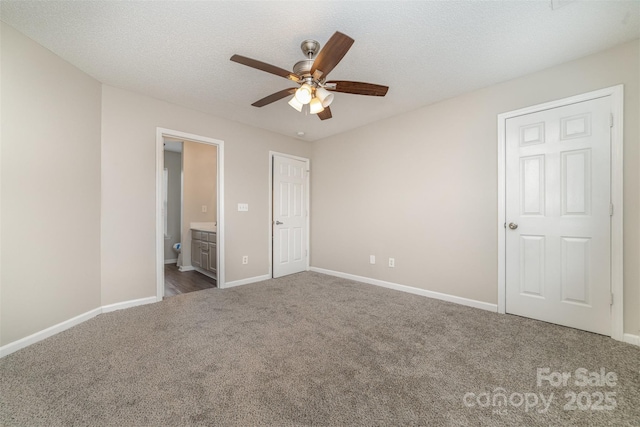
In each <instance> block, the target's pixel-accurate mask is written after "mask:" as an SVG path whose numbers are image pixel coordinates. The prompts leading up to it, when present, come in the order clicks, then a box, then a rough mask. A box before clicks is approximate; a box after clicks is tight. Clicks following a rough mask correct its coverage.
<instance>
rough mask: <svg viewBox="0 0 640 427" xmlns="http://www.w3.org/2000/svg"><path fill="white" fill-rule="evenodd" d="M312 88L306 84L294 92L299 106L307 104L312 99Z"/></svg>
mask: <svg viewBox="0 0 640 427" xmlns="http://www.w3.org/2000/svg"><path fill="white" fill-rule="evenodd" d="M312 90H313V89H312V88H311V86H310V85H308V84H307V83H305V84H303V85H302V86H300V87H299V88H298V90H296V94H295V97H296V99H297V100H298V102H300V103H301V104H308V103H309V102H311V98H312Z"/></svg>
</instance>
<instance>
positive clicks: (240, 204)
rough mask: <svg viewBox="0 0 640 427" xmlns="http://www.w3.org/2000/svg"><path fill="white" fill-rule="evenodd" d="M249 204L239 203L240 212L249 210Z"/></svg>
mask: <svg viewBox="0 0 640 427" xmlns="http://www.w3.org/2000/svg"><path fill="white" fill-rule="evenodd" d="M248 211H249V204H248V203H238V212H248Z"/></svg>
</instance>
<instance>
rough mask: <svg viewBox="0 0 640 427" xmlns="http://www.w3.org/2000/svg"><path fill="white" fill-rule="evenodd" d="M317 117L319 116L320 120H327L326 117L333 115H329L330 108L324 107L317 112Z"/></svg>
mask: <svg viewBox="0 0 640 427" xmlns="http://www.w3.org/2000/svg"><path fill="white" fill-rule="evenodd" d="M318 117H320V120H327V119H330V118H331V117H333V116H332V115H331V108H329V107H324V110H322V111H321V112H319V113H318Z"/></svg>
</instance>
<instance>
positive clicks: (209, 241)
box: [191, 229, 218, 279]
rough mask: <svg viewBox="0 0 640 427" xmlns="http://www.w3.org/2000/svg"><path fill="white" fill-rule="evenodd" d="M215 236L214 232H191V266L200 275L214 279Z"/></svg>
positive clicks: (215, 264)
mask: <svg viewBox="0 0 640 427" xmlns="http://www.w3.org/2000/svg"><path fill="white" fill-rule="evenodd" d="M216 238H217V235H216V233H215V232H211V231H202V230H195V229H192V230H191V265H192V266H193V267H194V268H195V269H196V270H197V271H199V272H200V273H202V274H205V275H207V276H209V277H213V278H214V279H215V278H216V271H217V266H218V264H217V259H218V258H217V246H216V243H217V240H216Z"/></svg>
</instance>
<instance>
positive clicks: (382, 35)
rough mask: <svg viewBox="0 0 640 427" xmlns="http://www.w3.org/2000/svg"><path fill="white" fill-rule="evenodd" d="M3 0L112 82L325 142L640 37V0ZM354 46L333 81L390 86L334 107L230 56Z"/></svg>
mask: <svg viewBox="0 0 640 427" xmlns="http://www.w3.org/2000/svg"><path fill="white" fill-rule="evenodd" d="M560 4H564V6H563V7H560V8H557V9H556V10H553V9H552V8H551V7H550V5H551V3H550V1H548V0H547V1H502V2H500V1H496V2H477V1H473V2H472V1H430V2H400V1H395V2H378V1H375V2H362V1H342V2H326V1H323V2H310V1H296V2H282V1H262V2H243V1H215V2H214V1H197V2H191V1H163V2H160V1H143V2H128V1H124V2H115V1H70V2H65V1H61V2H60V1H55V2H53V1H44V2H32V1H5V0H3V1H2V2H0V7H1V9H0V12H1V18H2V21H4V22H6V23H8V24H10V25H12V26H13V27H15V28H16V29H18V30H19V31H21V32H22V33H24V34H26V35H27V36H29V37H31V38H32V39H34V40H36V41H37V42H38V43H40V44H41V45H43V46H45V47H47V48H48V49H50V50H51V51H53V52H54V53H56V54H57V55H59V56H61V57H62V58H64V59H66V60H67V61H69V62H71V63H72V64H74V65H76V66H77V67H78V68H80V69H82V70H83V71H85V72H86V73H88V74H90V75H91V76H93V77H95V78H96V79H97V80H99V81H101V82H103V83H106V84H108V85H112V86H116V87H121V88H125V89H129V90H132V91H135V92H139V93H143V94H146V95H149V96H152V97H154V98H159V99H163V100H166V101H169V102H172V103H175V104H179V105H183V106H186V107H190V108H194V109H197V110H201V111H206V112H209V113H211V114H214V115H216V116H220V117H224V118H227V119H231V120H235V121H238V122H243V123H247V124H250V125H253V126H257V127H260V128H264V129H269V130H272V131H275V132H279V133H282V134H284V135H288V136H295V135H296V133H297V132H299V131H302V132H305V136H304V139H306V140H316V139H319V138H324V137H327V136H330V135H334V134H337V133H341V132H345V131H347V130H350V129H353V128H356V127H360V126H364V125H366V124H368V123H372V122H374V121H377V120H380V119H382V118H385V117H390V116H394V115H397V114H401V113H403V112H406V111H410V110H413V109H416V108H418V107H420V106H423V105H427V104H431V103H434V102H436V101H439V100H442V99H445V98H449V97H452V96H456V95H458V94H461V93H464V92H468V91H471V90H474V89H478V88H481V87H486V86H489V85H491V84H494V83H497V82H501V81H505V80H509V79H512V78H515V77H518V76H521V75H525V74H528V73H531V72H534V71H537V70H540V69H544V68H547V67H550V66H553V65H555V64H559V63H562V62H566V61H569V60H571V59H575V58H579V57H582V56H585V55H589V54H591V53H594V52H597V51H599V50H603V49H606V48H609V47H612V46H615V45H617V44H620V43H623V42H625V41H629V40H632V39H635V38H638V37H639V36H640V2H639V1H619V2H618V1H575V2H569V3H568V4H567V2H560ZM335 31H341V32H343V33H345V34H347V35H349V36H351V37H352V38H354V39H355V44H354V45H353V47H352V48H351V50H350V51H349V52H348V53H347V55H346V56H345V58H344V59H343V60H342V62H341V63H340V64H339V65H338V66H337V67H336V68H335V69H334V70H333V71H332V73H331V75H330V77H331V79H334V80H356V81H363V82H370V83H378V84H383V85H387V86H389V87H390V90H389V93H388V94H387V96H386V97H385V98H378V97H364V96H358V95H347V94H341V93H337V94H336V95H335V100H334V102H333V104H332V106H331V110H332V112H333V118H332V119H331V120H325V121H320V120H319V119H318V118H317V117H315V116H312V115H311V116H305V115H304V114H301V113H298V112H297V111H295V110H293V109H292V108H291V107H290V106H288V105H287V102H286V101H287V100H286V99H283V100H281V101H278V102H276V103H273V104H271V105H268V106H266V107H262V108H256V107H252V106H251V105H250V104H251V103H252V102H254V101H256V100H258V99H260V98H262V97H264V96H266V95H269V94H271V93H273V92H276V91H278V90H281V89H284V88H287V87H291V82H289V81H288V80H286V79H283V78H280V77H277V76H274V75H271V74H267V73H264V72H261V71H258V70H255V69H251V68H248V67H245V66H242V65H240V64H237V63H233V62H231V61H229V58H230V57H231V55H233V54H235V53H237V54H240V55H243V56H248V57H251V58H255V59H258V60H261V61H264V62H268V63H271V64H273V65H277V66H279V67H282V68H286V69H291V68H292V67H293V64H294V63H295V62H297V61H299V60H301V59H303V56H302V53H301V51H300V49H299V45H300V42H301V41H302V40H305V39H316V40H318V41H319V42H320V43H321V44H322V45H323V44H324V43H325V42H326V41H327V39H328V38H329V37H330V36H331V35H332V34H333V33H334V32H335Z"/></svg>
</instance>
